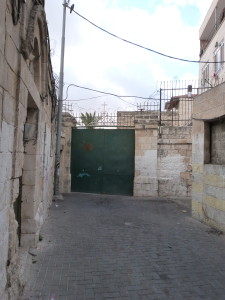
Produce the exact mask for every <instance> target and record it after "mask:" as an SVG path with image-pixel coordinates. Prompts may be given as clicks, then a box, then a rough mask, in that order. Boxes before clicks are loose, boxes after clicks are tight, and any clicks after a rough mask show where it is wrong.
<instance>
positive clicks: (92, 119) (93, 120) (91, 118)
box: [80, 112, 100, 129]
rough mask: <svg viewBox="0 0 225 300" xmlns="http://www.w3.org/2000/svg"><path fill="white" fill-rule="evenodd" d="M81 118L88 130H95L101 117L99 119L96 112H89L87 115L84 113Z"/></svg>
mask: <svg viewBox="0 0 225 300" xmlns="http://www.w3.org/2000/svg"><path fill="white" fill-rule="evenodd" d="M80 118H81V121H82V123H83V124H84V126H85V127H86V128H87V129H93V128H95V126H97V125H98V122H99V120H100V117H97V116H96V113H95V112H94V113H93V114H92V113H88V112H86V113H85V114H83V113H82V114H81V117H80Z"/></svg>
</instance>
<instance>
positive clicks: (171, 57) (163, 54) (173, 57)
mask: <svg viewBox="0 0 225 300" xmlns="http://www.w3.org/2000/svg"><path fill="white" fill-rule="evenodd" d="M69 8H70V9H71V13H72V12H74V13H75V14H76V15H78V16H79V17H80V18H82V19H83V20H85V21H87V22H88V23H90V24H91V25H93V26H94V27H96V28H98V29H100V30H101V31H103V32H105V33H107V34H109V35H111V36H113V37H115V38H117V39H119V40H121V41H123V42H125V43H128V44H130V45H133V46H136V47H139V48H142V49H144V50H147V51H150V52H152V53H155V54H158V55H161V56H164V57H167V58H170V59H174V60H179V61H183V62H189V63H205V64H215V63H219V64H221V63H225V61H219V62H215V61H213V62H212V61H201V60H189V59H184V58H179V57H175V56H171V55H167V54H165V53H162V52H159V51H156V50H153V49H150V48H148V47H145V46H142V45H139V44H137V43H134V42H131V41H129V40H127V39H124V38H121V37H119V36H118V35H116V34H114V33H112V32H110V31H108V30H106V29H104V28H102V27H100V26H98V25H96V24H95V23H93V22H92V21H90V20H89V19H87V18H86V17H84V16H82V15H81V14H80V13H78V12H77V11H75V10H74V8H72V6H71V7H69Z"/></svg>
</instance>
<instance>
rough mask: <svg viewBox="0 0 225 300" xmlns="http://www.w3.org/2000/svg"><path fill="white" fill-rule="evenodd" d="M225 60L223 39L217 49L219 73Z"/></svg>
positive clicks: (216, 63) (216, 62)
mask: <svg viewBox="0 0 225 300" xmlns="http://www.w3.org/2000/svg"><path fill="white" fill-rule="evenodd" d="M223 62H224V41H222V42H221V43H220V44H219V45H218V46H217V49H216V51H215V72H216V73H218V72H219V71H220V70H221V69H222V68H223V64H224V63H223Z"/></svg>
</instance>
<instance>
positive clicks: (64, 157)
mask: <svg viewBox="0 0 225 300" xmlns="http://www.w3.org/2000/svg"><path fill="white" fill-rule="evenodd" d="M75 126H76V120H75V118H74V117H73V116H72V115H70V114H69V113H63V118H62V138H61V168H60V192H61V193H70V192H71V173H70V161H71V137H72V136H71V135H72V127H75Z"/></svg>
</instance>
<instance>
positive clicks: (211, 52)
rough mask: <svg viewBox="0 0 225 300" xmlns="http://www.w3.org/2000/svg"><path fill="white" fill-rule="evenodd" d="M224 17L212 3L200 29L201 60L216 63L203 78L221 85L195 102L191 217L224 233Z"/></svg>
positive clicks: (218, 3)
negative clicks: (212, 78) (210, 76)
mask: <svg viewBox="0 0 225 300" xmlns="http://www.w3.org/2000/svg"><path fill="white" fill-rule="evenodd" d="M224 14H225V2H224V1H223V0H215V1H213V3H212V5H211V7H210V9H209V12H208V14H207V16H206V18H205V20H204V22H203V25H202V27H201V29H200V41H201V53H202V56H201V59H202V60H204V61H207V60H208V61H211V62H213V61H214V63H209V64H206V65H205V66H203V65H202V64H201V68H200V77H201V79H203V80H204V81H205V82H206V83H207V80H206V79H208V78H209V77H208V75H207V76H206V74H212V73H213V74H215V76H214V75H213V76H214V77H215V78H214V81H215V82H216V80H218V82H217V84H215V85H216V86H215V87H213V85H211V86H209V87H210V89H209V90H208V91H205V92H204V93H202V94H200V95H198V96H197V97H196V98H195V99H194V106H193V135H192V153H193V155H192V163H193V185H192V213H193V216H194V217H196V218H198V219H200V220H202V221H204V222H206V223H208V224H209V225H211V226H213V227H216V228H217V229H220V230H225V142H224V141H225V96H224V95H225V83H221V82H223V81H224V80H223V78H224V76H225V65H224V54H225V53H224V38H225V18H224V17H225V15H224ZM210 33H211V34H210ZM206 68H208V70H209V71H208V70H207V72H205V70H206ZM204 72H205V73H204ZM205 86H207V85H205Z"/></svg>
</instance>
